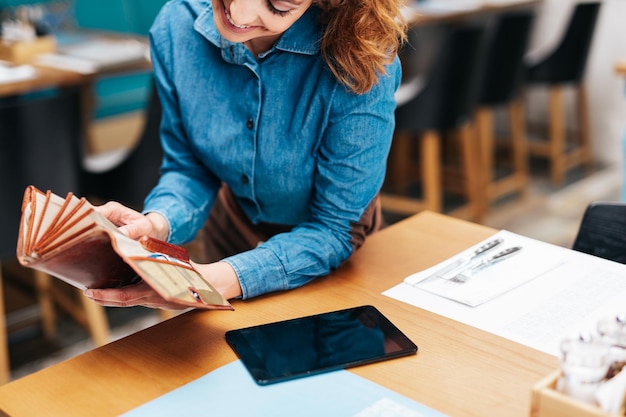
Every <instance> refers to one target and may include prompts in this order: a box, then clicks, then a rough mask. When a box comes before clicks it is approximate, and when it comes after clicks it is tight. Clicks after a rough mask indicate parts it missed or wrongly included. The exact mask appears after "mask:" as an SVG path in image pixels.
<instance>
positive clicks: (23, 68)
mask: <svg viewBox="0 0 626 417" xmlns="http://www.w3.org/2000/svg"><path fill="white" fill-rule="evenodd" d="M36 76H37V71H36V70H35V67H33V66H32V65H27V64H23V65H16V64H13V63H11V62H8V61H0V84H8V83H14V82H18V81H24V80H29V79H31V78H35V77H36Z"/></svg>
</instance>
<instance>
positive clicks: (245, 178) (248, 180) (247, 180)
mask: <svg viewBox="0 0 626 417" xmlns="http://www.w3.org/2000/svg"><path fill="white" fill-rule="evenodd" d="M241 182H243V183H244V184H246V185H247V184H248V183H249V182H250V178H248V176H247V175H246V174H242V175H241Z"/></svg>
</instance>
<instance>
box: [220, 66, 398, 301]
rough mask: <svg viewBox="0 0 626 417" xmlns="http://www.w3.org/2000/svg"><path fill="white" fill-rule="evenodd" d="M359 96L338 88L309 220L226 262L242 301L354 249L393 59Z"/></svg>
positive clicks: (377, 152)
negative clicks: (353, 236)
mask: <svg viewBox="0 0 626 417" xmlns="http://www.w3.org/2000/svg"><path fill="white" fill-rule="evenodd" d="M387 70H388V72H387V74H386V75H383V76H381V77H380V80H379V82H378V83H377V84H376V85H375V86H374V87H373V88H372V90H371V91H369V92H368V93H365V94H362V95H355V94H353V93H350V92H347V91H344V89H343V88H341V87H340V88H338V89H337V92H336V94H335V97H334V98H333V104H332V110H331V114H330V117H329V123H328V126H327V128H326V131H325V132H324V135H323V140H322V141H321V144H320V147H319V149H318V150H317V153H316V155H314V157H315V158H317V168H316V174H315V178H314V193H313V199H312V203H311V209H310V218H309V219H308V220H307V221H306V222H304V223H302V224H300V225H298V226H296V227H295V228H294V229H293V230H292V231H290V232H288V233H282V234H278V235H276V236H274V237H272V238H271V239H269V240H268V241H267V242H264V243H262V244H261V245H259V246H258V247H257V248H255V249H252V250H250V251H247V252H244V253H241V254H237V255H234V256H232V257H229V258H226V259H225V260H224V261H225V262H227V263H229V264H230V265H231V266H232V267H233V268H234V269H235V271H236V272H237V275H238V277H239V281H240V284H241V287H242V290H243V298H251V297H254V296H258V295H261V294H264V293H268V292H273V291H280V290H287V289H292V288H295V287H299V286H301V285H304V284H305V283H307V282H309V281H311V280H312V279H314V278H316V277H320V276H324V275H327V274H328V273H330V271H332V270H333V269H335V268H337V267H339V266H340V265H341V263H342V262H344V261H345V260H346V259H348V257H349V256H350V255H351V254H352V252H353V247H352V245H351V233H350V232H351V228H352V225H353V224H354V223H356V222H357V221H358V220H359V219H360V218H361V216H362V215H363V213H364V212H365V210H366V208H367V207H368V206H369V204H370V203H371V202H372V200H373V199H374V198H375V197H376V196H377V194H378V192H379V191H380V188H381V186H382V183H383V180H384V177H385V171H386V163H387V156H388V153H389V148H390V146H391V139H392V136H393V129H394V126H395V122H394V111H395V100H394V97H393V95H394V92H395V91H396V89H397V87H398V85H399V83H400V78H401V71H400V63H399V60H398V59H397V58H396V59H395V61H394V62H393V64H391V65H390V66H389V67H388V69H387Z"/></svg>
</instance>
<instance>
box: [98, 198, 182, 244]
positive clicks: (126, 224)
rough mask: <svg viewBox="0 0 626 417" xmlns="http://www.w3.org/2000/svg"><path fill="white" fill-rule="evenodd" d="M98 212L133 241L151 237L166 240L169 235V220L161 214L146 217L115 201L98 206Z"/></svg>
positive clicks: (151, 214)
mask: <svg viewBox="0 0 626 417" xmlns="http://www.w3.org/2000/svg"><path fill="white" fill-rule="evenodd" d="M96 210H97V211H98V212H99V213H100V214H102V215H103V216H104V217H106V218H107V219H109V220H110V221H111V222H112V223H113V224H114V225H116V226H117V227H118V228H119V230H120V231H121V232H122V233H124V234H125V235H126V236H128V237H130V238H131V239H139V238H140V237H142V236H150V237H153V238H156V239H160V240H166V239H167V236H168V234H169V230H168V228H169V226H168V223H167V220H166V219H165V218H164V217H163V216H162V215H160V214H159V213H148V214H145V215H144V214H141V213H139V212H138V211H136V210H133V209H131V208H129V207H126V206H124V205H122V204H120V203H117V202H115V201H109V202H108V203H106V204H103V205H101V206H98V207H96Z"/></svg>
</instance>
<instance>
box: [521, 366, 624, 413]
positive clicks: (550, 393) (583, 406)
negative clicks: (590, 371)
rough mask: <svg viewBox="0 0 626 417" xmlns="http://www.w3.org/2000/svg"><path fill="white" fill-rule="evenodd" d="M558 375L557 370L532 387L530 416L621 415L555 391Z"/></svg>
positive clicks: (558, 371) (559, 372)
mask: <svg viewBox="0 0 626 417" xmlns="http://www.w3.org/2000/svg"><path fill="white" fill-rule="evenodd" d="M560 376H561V371H560V370H557V371H555V372H553V373H552V374H550V375H548V376H547V377H545V378H544V379H542V380H541V381H539V382H538V383H537V384H536V385H535V386H534V387H533V389H532V393H531V408H530V417H572V416H576V417H623V416H621V415H619V414H609V413H606V412H604V411H603V410H602V409H601V408H600V407H596V406H594V405H592V404H587V403H584V402H582V401H578V400H576V399H574V398H571V397H570V396H568V395H566V394H563V393H561V392H559V391H557V389H556V383H557V380H558V379H559V377H560Z"/></svg>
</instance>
